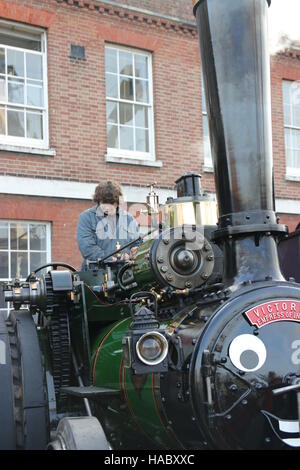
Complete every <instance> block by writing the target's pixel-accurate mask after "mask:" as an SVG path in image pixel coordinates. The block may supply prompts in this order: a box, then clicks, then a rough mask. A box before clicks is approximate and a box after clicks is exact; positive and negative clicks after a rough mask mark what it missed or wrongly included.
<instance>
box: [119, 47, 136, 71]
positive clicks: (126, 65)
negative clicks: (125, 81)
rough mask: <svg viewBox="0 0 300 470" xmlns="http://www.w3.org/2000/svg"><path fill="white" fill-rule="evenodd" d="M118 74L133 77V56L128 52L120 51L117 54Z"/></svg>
mask: <svg viewBox="0 0 300 470" xmlns="http://www.w3.org/2000/svg"><path fill="white" fill-rule="evenodd" d="M119 54H120V55H119V63H120V72H119V73H120V74H121V75H130V76H132V75H133V55H132V54H131V53H130V52H124V51H120V53H119Z"/></svg>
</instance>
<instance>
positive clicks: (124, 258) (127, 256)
mask: <svg viewBox="0 0 300 470" xmlns="http://www.w3.org/2000/svg"><path fill="white" fill-rule="evenodd" d="M128 260H129V254H128V253H123V254H122V255H121V261H128Z"/></svg>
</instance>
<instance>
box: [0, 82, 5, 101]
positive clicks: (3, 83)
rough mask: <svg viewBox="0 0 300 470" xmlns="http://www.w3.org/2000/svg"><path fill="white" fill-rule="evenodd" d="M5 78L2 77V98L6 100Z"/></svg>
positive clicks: (0, 84) (0, 89) (0, 94)
mask: <svg viewBox="0 0 300 470" xmlns="http://www.w3.org/2000/svg"><path fill="white" fill-rule="evenodd" d="M5 88H6V87H5V78H4V77H0V100H1V101H6V89H5Z"/></svg>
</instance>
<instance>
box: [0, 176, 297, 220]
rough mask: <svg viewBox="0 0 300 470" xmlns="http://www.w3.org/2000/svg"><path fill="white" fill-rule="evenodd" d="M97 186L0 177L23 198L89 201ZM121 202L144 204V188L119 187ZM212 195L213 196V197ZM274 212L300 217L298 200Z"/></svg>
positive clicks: (171, 193)
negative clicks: (35, 197)
mask: <svg viewBox="0 0 300 470" xmlns="http://www.w3.org/2000/svg"><path fill="white" fill-rule="evenodd" d="M96 186H97V183H80V182H77V181H65V180H47V179H42V178H24V177H18V176H4V175H0V194H1V193H2V194H16V195H24V196H39V197H56V198H66V199H82V200H88V201H91V200H92V196H93V194H94V191H95V187H96ZM122 190H123V193H124V200H125V202H138V203H144V202H146V196H147V194H148V192H149V188H148V187H144V186H131V185H122ZM156 191H157V193H158V195H159V199H160V203H161V204H164V203H165V202H166V199H167V198H168V197H176V191H175V190H172V189H161V188H157V189H156ZM213 195H214V196H215V194H213ZM276 211H277V212H279V213H281V214H296V215H298V214H300V200H293V199H276Z"/></svg>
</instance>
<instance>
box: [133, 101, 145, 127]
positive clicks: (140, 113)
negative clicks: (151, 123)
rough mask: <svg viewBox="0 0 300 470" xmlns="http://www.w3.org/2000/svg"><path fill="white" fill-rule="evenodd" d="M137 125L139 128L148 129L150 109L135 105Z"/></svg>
mask: <svg viewBox="0 0 300 470" xmlns="http://www.w3.org/2000/svg"><path fill="white" fill-rule="evenodd" d="M135 125H136V126H137V127H148V107H147V106H140V105H138V104H137V105H135Z"/></svg>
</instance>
